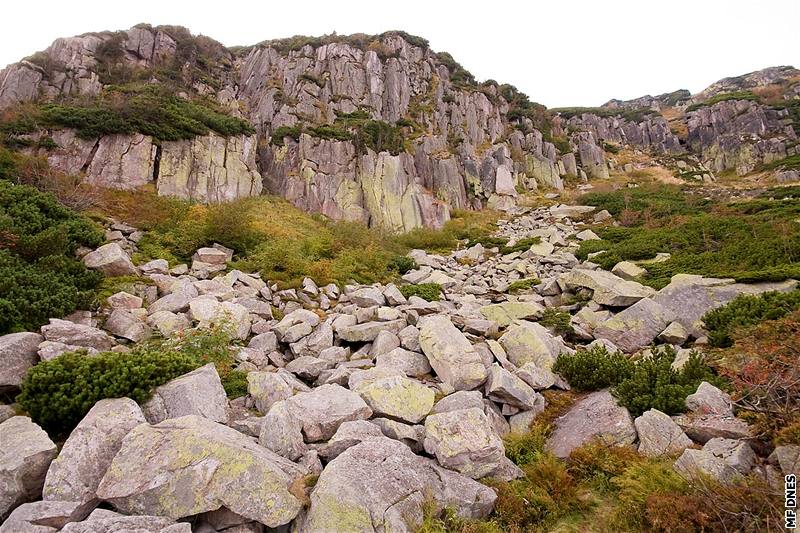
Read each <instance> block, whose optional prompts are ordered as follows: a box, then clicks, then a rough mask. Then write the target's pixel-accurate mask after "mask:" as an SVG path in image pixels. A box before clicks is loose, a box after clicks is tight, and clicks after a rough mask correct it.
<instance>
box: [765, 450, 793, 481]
mask: <svg viewBox="0 0 800 533" xmlns="http://www.w3.org/2000/svg"><path fill="white" fill-rule="evenodd" d="M767 461H768V462H769V463H770V464H772V465H776V466H777V467H778V468H780V470H781V472H783V474H784V475H787V474H792V473H795V472H797V467H798V466H800V446H798V445H796V444H789V445H783V446H776V447H775V450H774V451H773V452H772V453H771V454H770V455H769V457H768V458H767Z"/></svg>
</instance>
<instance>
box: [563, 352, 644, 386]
mask: <svg viewBox="0 0 800 533" xmlns="http://www.w3.org/2000/svg"><path fill="white" fill-rule="evenodd" d="M633 368H634V363H633V361H631V360H630V359H628V357H627V356H626V355H625V354H623V353H621V352H614V353H608V350H606V349H605V347H603V346H594V347H592V348H590V349H588V350H587V349H583V348H580V349H578V350H577V351H576V352H575V353H574V354H567V353H563V354H561V355H559V356H558V359H557V360H556V362H555V364H554V365H553V372H555V373H557V374H560V375H561V376H563V377H564V379H566V380H567V381H568V382H569V384H570V386H571V387H573V388H575V389H577V390H579V391H589V390H598V389H604V388H606V387H610V386H612V385H616V384H617V383H619V382H620V381H622V380H624V379H626V378H627V377H628V376H630V375H631V374H632V373H633Z"/></svg>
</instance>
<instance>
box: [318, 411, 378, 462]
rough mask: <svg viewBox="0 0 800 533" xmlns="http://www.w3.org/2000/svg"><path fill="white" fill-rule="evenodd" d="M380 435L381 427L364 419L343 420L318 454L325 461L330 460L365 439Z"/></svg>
mask: <svg viewBox="0 0 800 533" xmlns="http://www.w3.org/2000/svg"><path fill="white" fill-rule="evenodd" d="M382 436H383V433H382V432H381V428H379V427H378V426H376V425H375V424H373V423H372V422H368V421H366V420H354V421H352V422H345V423H343V424H342V425H341V426H339V429H337V430H336V433H334V435H333V437H331V440H329V441H328V442H327V443H326V444H325V445H324V446H323V447H322V448H321V449H320V451H319V454H320V455H321V456H322V457H323V458H324V459H325V460H326V461H332V460H333V459H336V458H337V457H338V456H339V455H341V454H342V453H343V452H344V451H345V450H347V449H348V448H352V447H353V446H356V445H358V444H361V443H362V442H364V441H365V440H367V439H371V438H374V437H382Z"/></svg>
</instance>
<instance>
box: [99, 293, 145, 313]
mask: <svg viewBox="0 0 800 533" xmlns="http://www.w3.org/2000/svg"><path fill="white" fill-rule="evenodd" d="M106 303H107V304H108V306H109V307H110V308H111V309H139V308H140V307H142V303H143V300H142V299H141V298H140V297H138V296H135V295H133V294H130V293H127V292H125V291H120V292H117V293H114V294H112V295H111V296H109V297H108V298H106Z"/></svg>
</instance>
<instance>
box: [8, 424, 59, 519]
mask: <svg viewBox="0 0 800 533" xmlns="http://www.w3.org/2000/svg"><path fill="white" fill-rule="evenodd" d="M0 443H2V444H0V520H2V519H4V518H5V517H7V516H8V514H9V513H10V512H11V511H13V510H14V509H15V508H16V507H17V506H18V505H20V504H22V503H25V502H29V501H33V500H36V499H38V498H39V497H40V496H41V495H42V486H43V485H44V478H45V475H46V474H47V468H48V467H49V466H50V462H51V461H52V460H53V458H55V456H56V453H57V451H56V445H55V444H54V443H53V441H51V440H50V438H49V437H48V436H47V433H45V432H44V430H43V429H42V428H40V427H39V426H37V425H36V424H34V423H33V422H32V421H31V419H30V418H28V417H27V416H14V417H11V418H9V419H8V420H6V421H5V422H3V423H2V424H0Z"/></svg>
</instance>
